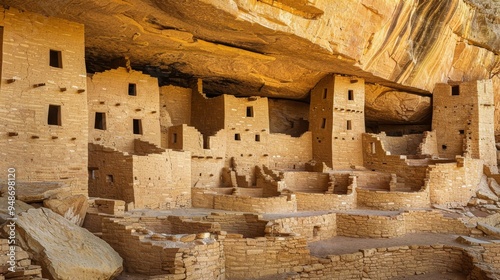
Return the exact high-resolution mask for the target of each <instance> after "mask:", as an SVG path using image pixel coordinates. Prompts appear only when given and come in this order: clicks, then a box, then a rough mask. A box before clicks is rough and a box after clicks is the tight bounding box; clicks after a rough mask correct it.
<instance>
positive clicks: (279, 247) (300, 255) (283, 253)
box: [223, 236, 310, 280]
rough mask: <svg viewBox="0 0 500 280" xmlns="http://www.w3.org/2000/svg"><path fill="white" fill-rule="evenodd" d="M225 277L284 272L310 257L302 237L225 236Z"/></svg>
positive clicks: (247, 277)
mask: <svg viewBox="0 0 500 280" xmlns="http://www.w3.org/2000/svg"><path fill="white" fill-rule="evenodd" d="M223 244H224V254H225V256H226V277H227V279H234V280H238V279H250V278H258V277H263V276H269V275H274V274H278V273H285V272H289V271H291V270H292V268H293V267H295V266H301V265H305V264H307V263H308V262H309V260H310V255H309V250H308V249H307V242H306V239H305V238H304V237H269V236H267V237H258V238H254V239H250V238H226V239H224V240H223Z"/></svg>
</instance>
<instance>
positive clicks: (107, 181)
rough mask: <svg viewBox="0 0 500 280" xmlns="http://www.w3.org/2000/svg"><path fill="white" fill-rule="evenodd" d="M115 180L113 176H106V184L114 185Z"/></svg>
mask: <svg viewBox="0 0 500 280" xmlns="http://www.w3.org/2000/svg"><path fill="white" fill-rule="evenodd" d="M114 181H115V179H114V178H113V175H110V174H108V175H106V183H113V182H114Z"/></svg>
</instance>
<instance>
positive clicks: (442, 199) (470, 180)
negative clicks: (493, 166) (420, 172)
mask: <svg viewBox="0 0 500 280" xmlns="http://www.w3.org/2000/svg"><path fill="white" fill-rule="evenodd" d="M482 175H483V162H482V161H481V160H477V159H471V158H457V162H456V163H438V164H435V165H432V166H430V167H429V174H428V181H427V188H429V191H430V200H431V203H432V204H439V205H443V206H449V207H456V206H465V205H467V203H468V202H469V200H470V198H471V197H472V196H473V195H474V194H475V193H476V191H477V187H478V184H479V181H480V180H481V177H482Z"/></svg>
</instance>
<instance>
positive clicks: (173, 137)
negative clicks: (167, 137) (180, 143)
mask: <svg viewBox="0 0 500 280" xmlns="http://www.w3.org/2000/svg"><path fill="white" fill-rule="evenodd" d="M172 143H174V144H175V143H177V133H174V134H172Z"/></svg>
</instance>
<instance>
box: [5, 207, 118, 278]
mask: <svg viewBox="0 0 500 280" xmlns="http://www.w3.org/2000/svg"><path fill="white" fill-rule="evenodd" d="M4 230H5V229H4ZM17 238H18V241H19V243H20V244H19V245H20V246H21V247H22V248H23V249H24V250H26V251H27V252H28V253H30V255H32V256H33V259H34V260H36V261H37V263H39V264H40V265H41V266H42V268H43V272H44V276H45V277H47V276H49V277H50V278H52V279H71V280H74V279H82V280H83V279H110V278H112V277H114V276H116V275H118V274H119V273H120V272H121V271H122V258H121V257H120V256H119V255H118V253H116V252H115V251H114V250H113V249H112V248H111V246H109V245H108V244H107V243H106V242H104V241H103V240H101V239H100V238H98V237H96V236H94V235H93V234H92V233H90V232H89V231H87V230H86V229H83V228H81V227H79V226H76V225H75V224H73V223H71V222H69V221H68V220H67V219H65V218H63V217H62V216H60V215H59V214H56V213H54V212H52V211H51V210H50V209H46V208H40V209H30V210H28V211H27V212H24V213H21V214H20V215H19V216H18V220H17ZM45 274H47V275H45Z"/></svg>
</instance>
